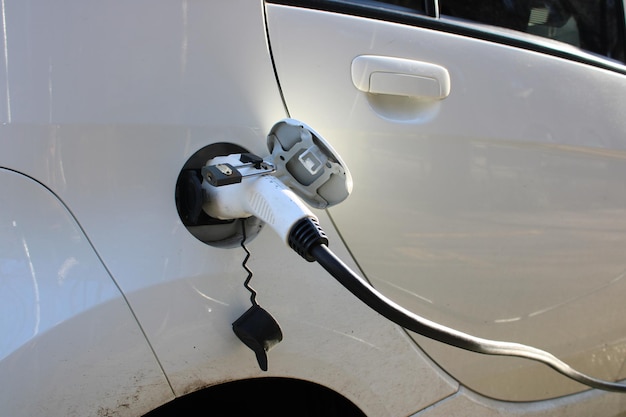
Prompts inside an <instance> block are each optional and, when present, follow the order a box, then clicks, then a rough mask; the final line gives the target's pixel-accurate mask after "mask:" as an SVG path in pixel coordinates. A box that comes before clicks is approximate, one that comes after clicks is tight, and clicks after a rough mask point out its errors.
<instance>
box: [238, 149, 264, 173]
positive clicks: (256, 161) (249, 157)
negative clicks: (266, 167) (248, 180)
mask: <svg viewBox="0 0 626 417" xmlns="http://www.w3.org/2000/svg"><path fill="white" fill-rule="evenodd" d="M239 160H240V161H241V162H242V163H244V164H252V166H254V167H255V168H256V169H261V164H262V163H263V158H261V157H260V156H257V155H255V154H253V153H249V152H248V153H242V154H241V156H240V157H239Z"/></svg>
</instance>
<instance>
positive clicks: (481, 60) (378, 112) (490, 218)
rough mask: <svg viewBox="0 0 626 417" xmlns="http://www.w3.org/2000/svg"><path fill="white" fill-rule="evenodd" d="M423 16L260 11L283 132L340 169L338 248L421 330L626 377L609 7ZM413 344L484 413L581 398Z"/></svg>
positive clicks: (545, 373) (623, 84)
mask: <svg viewBox="0 0 626 417" xmlns="http://www.w3.org/2000/svg"><path fill="white" fill-rule="evenodd" d="M391 3H396V4H391ZM418 3H419V2H376V1H315V2H313V1H298V0H286V1H282V0H281V1H278V0H276V1H270V2H268V4H267V7H266V12H267V23H268V30H269V38H270V44H271V50H272V54H273V59H274V62H275V67H276V72H277V76H278V79H279V82H280V86H281V88H282V94H283V97H284V101H285V104H286V107H287V109H288V111H289V113H290V116H291V117H295V118H298V119H300V120H304V121H306V122H307V123H308V124H310V125H311V126H314V127H315V129H316V130H317V131H318V132H320V133H321V134H322V135H323V136H325V138H326V139H327V140H328V141H329V142H330V143H331V144H332V146H333V147H335V148H336V149H337V150H338V152H339V153H340V154H341V156H342V158H343V159H344V160H345V162H346V163H347V165H348V167H349V168H350V170H351V171H352V175H353V178H354V192H353V194H352V196H351V197H350V198H349V199H348V200H347V201H346V202H344V203H342V204H341V205H339V206H337V207H334V208H332V209H330V214H331V216H332V218H333V220H334V222H335V223H336V225H337V227H338V229H339V231H340V232H341V234H342V236H343V238H344V240H345V242H346V243H347V245H348V246H349V248H350V249H351V251H352V254H353V255H354V257H355V259H356V261H357V262H358V263H359V265H360V267H361V268H362V270H363V272H364V274H365V275H366V276H367V278H368V279H369V280H370V281H371V282H372V283H373V284H374V285H375V286H376V287H377V288H379V289H380V290H381V291H383V292H384V293H386V294H387V295H388V296H390V297H391V298H393V299H395V300H396V301H398V302H399V303H401V304H402V305H404V306H405V307H407V308H409V309H411V310H413V311H414V312H416V313H418V314H421V315H424V316H426V317H428V318H430V319H432V320H435V321H439V322H441V323H443V324H445V325H448V326H451V327H455V328H458V329H460V330H463V331H465V332H468V333H472V334H476V335H478V336H482V337H487V338H493V339H499V340H510V341H517V342H521V343H527V344H531V345H534V346H536V347H539V348H542V349H546V350H548V351H550V352H552V353H554V354H555V355H557V356H559V357H560V358H562V359H563V360H565V361H567V362H568V363H569V364H571V365H572V366H574V367H576V368H579V369H580V370H581V371H583V372H587V373H589V374H592V375H594V376H596V377H599V378H606V379H618V378H624V377H626V369H624V367H623V363H624V358H625V357H626V356H625V352H626V339H625V338H624V335H626V321H625V320H624V317H626V304H625V303H624V302H623V300H624V297H625V296H626V279H624V277H625V276H626V261H625V257H624V251H625V249H626V209H625V207H626V188H625V185H624V181H623V178H625V176H626V118H624V114H626V101H624V100H623V97H624V93H626V75H625V74H626V67H625V66H624V65H623V63H622V62H620V61H619V59H623V53H624V42H623V24H624V22H623V10H622V5H621V2H598V3H597V4H598V5H600V4H603V5H604V6H603V7H605V8H604V9H602V10H603V12H602V13H600V12H599V11H597V10H596V11H597V13H596V14H595V15H594V14H593V13H592V11H590V10H584V7H587V6H584V5H583V6H581V5H576V3H577V2H575V1H570V2H556V1H546V2H535V1H533V2H529V1H518V2H491V3H479V2H450V1H449V2H445V3H444V2H442V3H441V4H434V3H430V2H425V3H424V4H421V3H419V4H418ZM455 3H458V5H457V4H455ZM507 4H508V5H511V4H513V5H514V6H515V7H518V8H522V11H521V12H520V11H519V10H518V11H517V12H515V13H509V14H507V10H504V8H506V5H507ZM407 5H408V6H407ZM557 6H558V7H560V9H559V8H558V7H557ZM598 7H600V6H598ZM608 7H617V9H615V10H613V9H611V10H608V9H607V8H608ZM499 8H500V9H502V10H500V9H499ZM598 10H600V9H598ZM509 11H510V10H509ZM446 13H447V14H446ZM520 16H521V17H520ZM513 18H515V19H513ZM516 19H517V20H516ZM520 19H521V20H520ZM594 25H595V26H594ZM602 25H604V26H602ZM601 26H602V27H604V28H607V27H608V28H609V29H610V30H609V29H606V30H604V31H600V30H599V29H598V28H599V27H601ZM594 28H596V29H598V30H596V31H595V32H594V30H595V29H594ZM603 36H604V38H603ZM602 39H604V41H603V40H602ZM600 54H603V55H600ZM413 336H414V338H415V339H416V341H417V342H418V343H419V344H420V346H421V347H422V348H423V349H424V350H426V352H427V353H428V354H429V355H431V357H432V358H434V359H435V360H436V361H437V362H438V363H439V365H441V366H442V367H443V368H444V369H446V370H447V371H448V372H450V373H451V374H452V375H453V376H454V377H456V378H457V379H459V380H460V381H461V382H462V383H464V384H465V385H467V386H469V387H470V388H472V389H474V390H477V391H479V392H481V393H483V394H485V395H488V396H491V397H495V398H500V399H506V400H537V399H544V398H552V397H556V396H560V395H564V394H568V393H572V392H576V391H580V390H582V389H583V388H584V387H583V386H581V385H578V384H576V383H573V382H569V381H567V380H566V379H564V378H563V377H562V376H559V375H556V374H555V373H554V372H552V371H551V370H549V369H548V368H546V367H544V366H542V365H539V364H535V363H532V362H529V361H524V360H518V359H508V358H489V357H483V356H480V355H476V354H472V353H468V352H463V351H459V350H457V349H453V348H449V347H446V346H444V345H442V344H440V343H437V342H432V341H429V340H426V339H424V338H422V337H419V336H417V335H413Z"/></svg>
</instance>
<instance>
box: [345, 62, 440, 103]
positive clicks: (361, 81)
mask: <svg viewBox="0 0 626 417" xmlns="http://www.w3.org/2000/svg"><path fill="white" fill-rule="evenodd" d="M352 82H353V83H354V86H355V87H356V88H357V89H359V90H360V91H363V92H366V93H370V94H387V95H394V96H408V97H418V98H422V99H427V100H441V99H444V98H446V97H448V95H450V74H449V73H448V70H447V69H446V68H444V67H442V66H440V65H436V64H432V63H430V62H421V61H414V60H411V59H404V58H394V57H387V56H376V55H360V56H357V57H356V58H354V59H353V60H352Z"/></svg>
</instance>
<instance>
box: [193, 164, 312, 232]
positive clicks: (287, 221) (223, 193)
mask: <svg viewBox="0 0 626 417" xmlns="http://www.w3.org/2000/svg"><path fill="white" fill-rule="evenodd" d="M239 156H240V155H239V154H235V155H229V156H223V157H218V158H215V159H212V160H211V161H210V162H209V163H210V164H230V165H231V166H237V165H241V162H240V161H239ZM247 169H248V168H246V167H244V168H241V173H242V174H243V175H244V176H243V178H242V180H241V182H239V183H236V184H229V185H227V186H221V187H215V186H212V185H210V184H209V183H208V182H207V181H203V183H202V188H203V190H204V193H205V196H204V204H203V206H202V209H203V210H204V211H205V212H206V213H207V214H208V215H209V216H211V217H214V218H216V219H221V220H230V219H236V218H247V217H250V216H255V217H257V218H259V219H261V220H262V221H264V222H265V223H267V224H268V225H269V226H270V227H271V228H272V229H274V231H275V232H276V233H278V235H279V236H280V238H281V239H282V240H283V241H284V242H285V244H288V238H289V232H290V231H291V228H292V227H293V226H294V225H295V224H296V223H297V222H298V221H299V220H301V219H303V218H307V217H312V218H316V217H315V215H313V213H312V212H311V210H310V209H309V208H308V207H307V206H306V205H305V204H304V203H303V202H302V200H301V199H300V198H299V197H298V196H297V195H296V194H295V193H294V192H293V191H291V190H290V189H289V188H288V187H287V186H286V185H284V184H283V183H282V182H281V181H280V180H279V179H277V178H275V177H273V176H271V175H255V176H245V174H246V172H247Z"/></svg>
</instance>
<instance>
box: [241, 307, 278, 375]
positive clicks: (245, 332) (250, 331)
mask: <svg viewBox="0 0 626 417" xmlns="http://www.w3.org/2000/svg"><path fill="white" fill-rule="evenodd" d="M233 331H234V332H235V334H236V335H237V337H238V338H239V340H241V341H242V342H243V343H244V344H245V345H246V346H248V347H249V348H250V349H252V351H253V352H254V354H255V355H256V359H257V362H258V363H259V367H260V368H261V369H262V370H263V371H267V352H268V351H269V350H270V349H271V348H272V347H274V346H275V345H277V344H278V343H279V342H280V341H281V340H283V332H282V331H281V330H280V326H279V324H278V322H277V321H276V320H275V319H274V317H272V315H271V314H270V313H268V312H267V311H265V310H264V309H263V308H261V306H259V305H258V304H254V305H253V306H252V307H250V308H249V309H248V310H247V311H246V312H245V313H243V315H242V316H241V317H239V318H238V319H237V320H236V321H235V322H234V323H233Z"/></svg>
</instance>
